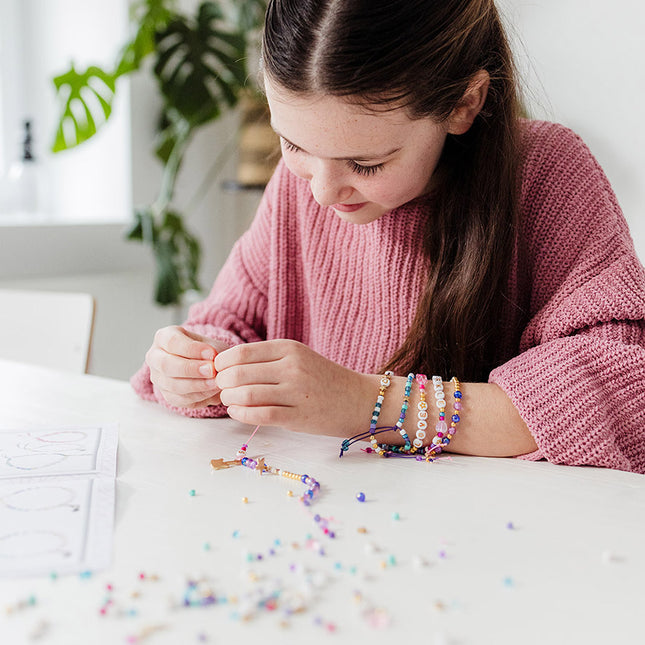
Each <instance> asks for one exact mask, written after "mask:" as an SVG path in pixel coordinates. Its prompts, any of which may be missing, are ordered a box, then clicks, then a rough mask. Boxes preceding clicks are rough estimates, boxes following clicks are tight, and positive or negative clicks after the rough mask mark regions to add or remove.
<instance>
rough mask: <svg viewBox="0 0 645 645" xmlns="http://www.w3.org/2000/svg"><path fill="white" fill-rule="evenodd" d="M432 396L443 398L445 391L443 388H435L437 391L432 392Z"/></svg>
mask: <svg viewBox="0 0 645 645" xmlns="http://www.w3.org/2000/svg"><path fill="white" fill-rule="evenodd" d="M434 398H435V399H445V398H446V394H445V392H444V391H443V390H437V391H436V392H435V393H434Z"/></svg>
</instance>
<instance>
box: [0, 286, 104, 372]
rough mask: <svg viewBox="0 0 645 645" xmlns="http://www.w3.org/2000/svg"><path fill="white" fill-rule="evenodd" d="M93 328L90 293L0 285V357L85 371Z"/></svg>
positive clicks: (74, 370) (92, 301)
mask: <svg viewBox="0 0 645 645" xmlns="http://www.w3.org/2000/svg"><path fill="white" fill-rule="evenodd" d="M93 328H94V298H93V297H92V296H91V295H89V294H87V293H62V292H55V291H31V290H14V289H0V358H6V359H9V360H14V361H19V362H22V363H32V364H35V365H42V366H44V367H52V368H55V369H60V370H64V371H69V372H77V373H81V374H82V373H85V372H87V367H88V362H89V356H90V348H91V344H92V330H93Z"/></svg>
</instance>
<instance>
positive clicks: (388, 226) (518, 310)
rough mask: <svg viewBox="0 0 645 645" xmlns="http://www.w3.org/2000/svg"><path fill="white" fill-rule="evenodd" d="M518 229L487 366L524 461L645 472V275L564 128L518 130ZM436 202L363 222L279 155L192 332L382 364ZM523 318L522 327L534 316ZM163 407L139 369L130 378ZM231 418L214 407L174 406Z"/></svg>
mask: <svg viewBox="0 0 645 645" xmlns="http://www.w3.org/2000/svg"><path fill="white" fill-rule="evenodd" d="M524 132H525V135H524V138H525V150H526V154H525V161H524V166H523V174H522V196H521V213H522V217H521V228H520V235H519V242H518V245H517V249H516V253H515V254H514V257H513V258H512V259H511V261H512V268H511V275H510V284H509V292H510V296H511V297H510V298H509V300H510V301H511V302H514V303H516V305H517V306H510V305H509V306H508V307H507V309H506V310H505V311H502V312H501V313H500V320H499V342H500V344H501V346H502V349H503V352H502V354H503V355H505V356H508V357H511V358H510V359H509V360H508V361H507V362H505V363H503V364H502V365H500V366H499V367H497V368H496V369H495V370H494V371H493V372H492V373H491V374H490V378H489V380H490V382H492V383H496V384H497V385H499V386H500V387H501V388H502V389H503V390H504V391H505V392H506V393H507V395H508V396H509V397H510V398H511V400H512V401H513V403H514V405H515V406H516V408H517V409H518V411H519V413H520V415H521V416H522V418H523V419H524V421H525V422H526V424H527V425H528V428H529V430H530V431H531V433H532V435H533V437H534V438H535V441H536V443H537V445H538V450H537V452H535V453H532V454H531V455H526V456H525V457H526V458H529V459H541V458H544V459H548V460H549V461H551V462H554V463H562V464H570V465H582V464H588V465H594V466H605V467H609V468H617V469H621V470H628V471H634V472H640V473H645V271H644V269H643V267H642V265H641V263H640V262H639V260H638V259H637V257H636V255H635V252H634V247H633V243H632V240H631V237H630V234H629V230H628V228H627V224H626V222H625V219H624V217H623V215H622V213H621V210H620V207H619V206H618V203H617V201H616V198H615V196H614V193H613V192H612V189H611V187H610V185H609V183H608V181H607V179H606V177H605V175H604V173H603V171H602V169H601V168H600V166H599V165H598V163H597V162H596V160H595V159H594V157H593V156H592V154H591V152H590V151H589V150H588V148H587V147H586V146H585V145H584V143H583V142H582V140H581V139H580V138H579V137H578V136H576V135H575V134H574V133H573V132H571V131H570V130H568V129H566V128H564V127H562V126H559V125H555V124H551V123H546V122H539V121H532V122H527V123H526V127H525V130H524ZM428 207H429V201H428V199H427V198H426V197H420V198H418V199H415V200H413V201H412V202H409V203H408V204H405V205H403V206H401V207H400V208H398V209H396V210H394V211H391V212H389V213H386V214H385V215H384V216H383V217H381V218H380V219H378V220H376V221H374V222H372V223H370V224H367V225H363V226H357V225H354V224H350V223H347V222H344V221H343V220H341V219H340V218H339V217H337V216H336V215H335V214H334V212H333V211H332V210H331V209H329V208H323V207H321V206H319V205H318V204H317V203H316V202H315V201H314V199H313V197H312V194H311V191H310V189H309V185H308V183H307V182H306V181H303V180H301V179H299V178H297V177H295V176H294V175H292V174H291V173H290V172H289V170H288V169H287V168H286V167H285V166H284V165H283V164H280V165H279V166H278V168H277V170H276V172H275V175H274V177H273V179H272V180H271V182H270V184H269V186H268V187H267V189H266V192H265V195H264V197H263V200H262V203H261V205H260V208H259V210H258V213H257V215H256V217H255V220H254V222H253V224H252V225H251V227H250V229H249V230H248V231H247V232H246V233H245V234H244V235H243V236H242V238H241V239H240V240H239V241H238V242H237V244H236V245H235V247H234V248H233V250H232V252H231V255H230V257H229V258H228V260H227V262H226V265H225V266H224V268H223V269H222V271H221V273H220V275H219V276H218V278H217V280H216V282H215V284H214V286H213V289H212V291H211V293H210V295H209V296H208V298H207V299H206V300H204V301H203V302H201V303H199V304H196V305H194V306H193V307H192V308H191V310H190V312H189V316H188V320H187V322H186V324H185V326H186V327H187V328H189V329H192V330H194V331H196V332H199V333H201V334H205V335H207V336H209V337H212V338H218V339H221V340H225V341H227V342H229V343H230V344H236V343H240V342H252V341H257V340H261V339H271V338H291V339H295V340H298V341H301V342H303V343H306V344H307V345H309V346H310V347H311V348H312V349H314V350H315V351H317V352H319V353H320V354H322V355H324V356H326V357H328V358H330V359H332V360H334V361H336V362H337V363H340V364H342V365H345V366H347V367H349V368H351V369H354V370H357V371H360V372H367V373H374V372H376V370H377V369H378V367H379V366H380V365H381V364H383V363H384V362H385V361H386V359H388V358H389V357H390V355H391V354H392V353H393V351H394V350H395V348H396V347H398V346H399V345H400V344H401V342H402V341H403V339H404V337H405V335H406V331H407V329H408V327H409V325H410V323H411V321H412V318H413V315H414V311H415V303H417V302H418V299H419V296H420V294H421V291H422V287H423V282H424V262H423V260H422V257H421V247H420V239H421V231H422V228H423V220H424V218H425V217H426V213H427V208H428ZM527 321H528V322H527ZM132 384H133V386H134V388H135V390H136V391H137V392H138V393H139V394H140V395H141V396H142V397H144V398H146V399H150V400H157V401H162V397H160V395H159V394H158V393H157V392H156V391H155V388H154V387H153V385H152V384H151V382H150V379H149V372H148V370H147V368H146V367H145V366H144V367H143V368H142V369H141V370H140V371H139V372H138V373H137V374H136V375H135V376H134V377H133V378H132ZM179 411H180V412H182V413H184V414H188V415H192V416H200V417H204V416H222V415H223V414H224V410H223V408H222V407H221V406H215V407H209V408H205V409H201V410H191V411H189V410H179Z"/></svg>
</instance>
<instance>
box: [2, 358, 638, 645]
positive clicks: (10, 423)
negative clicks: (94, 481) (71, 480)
mask: <svg viewBox="0 0 645 645" xmlns="http://www.w3.org/2000/svg"><path fill="white" fill-rule="evenodd" d="M99 423H116V424H118V428H119V445H118V465H117V476H116V506H115V519H114V534H113V542H112V553H111V562H110V565H109V566H108V567H107V568H106V569H104V570H102V571H94V572H91V574H90V573H89V572H88V573H87V574H85V575H62V576H54V575H43V576H31V577H13V578H6V577H5V578H0V643H2V644H3V645H4V644H5V643H6V644H8V645H20V644H22V643H32V642H35V643H46V644H53V645H76V644H79V645H84V644H86V643H93V644H97V643H98V644H104V643H105V644H109V645H113V644H117V643H144V642H145V643H150V644H151V645H155V644H181V645H184V644H189V643H231V642H233V643H238V642H243V640H244V642H246V641H247V640H248V641H249V642H251V641H262V642H264V643H302V642H307V643H327V642H328V643H335V642H336V643H349V642H355V641H356V640H357V639H359V638H368V639H369V641H370V643H377V644H378V643H391V642H392V639H393V638H395V639H398V640H399V641H400V642H401V643H408V642H410V643H411V642H416V641H417V640H418V639H420V642H423V643H430V644H431V645H467V644H471V643H472V644H487V643H491V644H492V643H495V645H500V644H505V643H509V644H510V643H513V644H516V643H523V644H529V643H536V644H537V643H546V642H549V643H551V644H553V643H585V644H593V643H599V644H600V643H602V644H603V645H604V644H605V643H606V642H608V641H609V640H611V642H618V643H643V642H644V640H643V639H644V637H643V630H642V617H641V616H642V615H641V612H642V611H643V608H645V587H644V586H643V574H644V573H645V549H643V544H644V535H645V477H643V476H642V475H636V474H631V473H625V472H619V471H610V470H605V469H599V468H588V467H569V466H558V465H553V464H549V463H546V462H528V461H522V460H519V459H499V458H497V459H492V458H491V459H488V458H478V457H477V458H476V457H465V456H454V455H453V456H445V457H442V458H441V459H439V460H437V461H436V462H433V463H425V462H417V461H413V460H404V459H395V458H392V459H382V458H379V457H376V456H375V455H370V454H367V453H366V452H364V451H362V450H361V449H360V447H356V446H354V447H353V449H352V450H351V451H350V452H348V453H346V454H345V456H344V457H343V458H342V459H340V458H339V446H340V440H338V439H336V438H331V437H325V436H315V435H308V434H299V433H293V432H288V431H286V430H284V429H281V428H275V427H263V428H260V429H259V431H258V433H257V434H256V436H255V437H254V438H253V440H252V441H251V442H249V449H248V454H249V455H250V456H253V457H257V458H260V457H262V458H264V459H265V461H266V463H267V464H271V465H273V466H276V467H278V468H282V469H285V470H288V471H292V472H295V473H307V474H309V475H311V476H312V477H314V478H315V479H316V480H317V481H318V482H320V485H321V491H320V494H319V496H318V497H317V498H316V499H315V500H314V502H313V503H312V505H311V506H309V507H306V506H304V505H303V504H302V503H301V502H300V501H299V500H298V498H299V496H300V495H301V494H302V493H303V492H304V490H305V486H304V485H303V484H302V483H300V482H299V481H291V480H289V479H285V478H281V477H276V476H272V475H260V474H259V473H258V472H257V471H255V472H254V471H252V470H249V469H246V468H242V467H237V468H229V469H224V470H214V469H213V468H212V467H211V465H210V460H211V459H213V458H224V459H225V460H230V459H232V458H234V457H235V454H236V451H237V450H238V449H239V447H240V446H241V444H243V443H244V442H245V441H246V440H247V439H248V437H249V435H250V432H251V430H252V429H251V428H249V427H248V426H244V425H242V424H239V423H237V422H234V421H232V420H230V419H191V418H186V417H182V416H180V415H175V414H173V413H171V412H169V411H168V410H166V409H164V408H163V407H162V406H159V405H157V404H153V403H149V402H145V401H142V400H140V399H139V398H138V397H137V396H136V395H135V394H134V392H133V391H132V390H131V388H130V386H129V384H128V383H126V382H121V381H115V380H111V379H104V378H99V377H95V376H85V375H74V374H68V373H63V372H57V371H53V370H48V369H44V368H38V367H34V366H27V365H23V364H19V363H13V362H9V361H1V360H0V429H27V428H34V427H44V426H57V427H60V426H70V427H71V426H83V425H88V424H99ZM358 493H363V494H364V496H365V500H364V501H362V502H361V501H359V500H358V499H357V494H358ZM325 529H326V530H325ZM7 530H10V527H0V533H2V532H3V531H7ZM331 535H333V537H332V536H331Z"/></svg>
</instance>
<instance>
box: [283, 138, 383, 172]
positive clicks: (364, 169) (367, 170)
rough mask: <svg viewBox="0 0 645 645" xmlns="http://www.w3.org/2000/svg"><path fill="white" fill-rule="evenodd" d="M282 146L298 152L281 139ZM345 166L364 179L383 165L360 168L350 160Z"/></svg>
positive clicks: (293, 146)
mask: <svg viewBox="0 0 645 645" xmlns="http://www.w3.org/2000/svg"><path fill="white" fill-rule="evenodd" d="M282 145H283V146H284V147H285V149H286V150H288V151H289V152H300V148H298V146H295V145H293V143H291V142H290V141H287V140H286V139H282ZM347 165H348V166H349V167H350V169H351V170H352V171H353V172H355V173H356V174H358V175H364V176H366V177H371V176H373V175H375V174H376V173H377V172H378V171H379V170H382V169H383V166H384V165H385V164H382V163H377V164H374V165H373V166H361V164H359V163H356V162H355V161H352V160H351V159H350V160H349V161H348V162H347Z"/></svg>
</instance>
